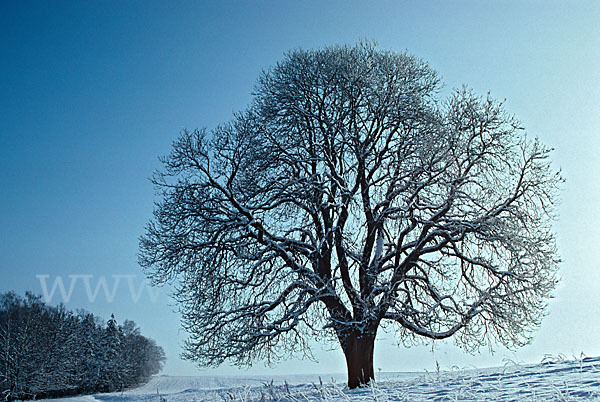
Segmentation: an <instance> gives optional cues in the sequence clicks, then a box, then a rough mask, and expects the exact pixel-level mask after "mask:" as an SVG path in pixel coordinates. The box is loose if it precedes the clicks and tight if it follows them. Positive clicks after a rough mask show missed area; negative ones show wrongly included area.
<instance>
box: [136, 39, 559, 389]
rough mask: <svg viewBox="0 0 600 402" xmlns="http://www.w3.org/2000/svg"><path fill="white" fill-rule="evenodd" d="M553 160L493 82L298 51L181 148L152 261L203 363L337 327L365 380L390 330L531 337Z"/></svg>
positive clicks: (153, 226)
mask: <svg viewBox="0 0 600 402" xmlns="http://www.w3.org/2000/svg"><path fill="white" fill-rule="evenodd" d="M548 155H549V149H548V148H546V147H544V146H543V145H541V144H540V143H539V142H538V141H537V140H530V139H527V138H526V136H525V134H524V133H523V131H522V128H521V127H520V125H519V123H518V121H516V120H515V119H514V118H513V117H512V116H510V115H508V114H507V113H506V112H505V111H504V110H503V107H502V105H501V104H500V103H499V102H496V101H494V100H493V99H491V98H490V97H489V96H488V97H478V96H475V95H474V94H473V93H472V92H471V91H469V90H468V89H461V90H457V91H454V93H453V94H451V95H450V96H449V97H448V98H447V99H442V97H441V95H440V80H439V78H438V76H437V75H436V73H435V72H434V71H433V70H432V69H431V68H430V67H429V66H428V65H427V64H426V63H425V62H423V61H421V60H420V59H418V58H415V57H412V56H410V55H407V54H398V53H393V52H387V51H381V50H379V49H378V48H377V47H376V46H373V45H371V44H364V43H362V44H359V45H356V46H354V47H328V48H325V49H322V50H314V51H313V50H311V51H304V50H298V51H293V52H290V53H289V54H287V56H286V57H285V58H284V59H283V61H281V62H280V63H278V64H277V65H276V66H275V67H273V68H271V69H270V70H268V71H265V72H264V73H263V74H262V75H261V77H260V78H259V80H258V82H257V85H256V89H255V92H254V99H253V102H252V103H251V105H250V106H249V107H248V108H247V110H245V111H244V112H241V113H239V114H236V115H235V116H234V118H233V120H232V121H231V122H230V123H228V124H224V125H222V126H220V127H218V128H216V129H214V130H212V131H210V132H206V131H204V130H195V131H192V132H188V131H184V132H183V133H182V135H181V136H180V138H179V139H178V140H177V141H175V142H174V144H173V149H172V151H171V154H170V155H169V156H168V157H166V158H164V159H163V163H164V169H163V170H162V171H160V172H157V173H156V174H155V176H154V179H153V182H154V184H155V185H156V187H157V191H158V193H159V195H160V198H161V200H160V201H159V202H158V203H157V205H156V209H155V213H154V219H152V220H151V221H150V223H149V224H148V226H147V231H146V234H145V235H144V236H143V237H142V238H141V243H140V250H141V251H140V262H141V265H142V266H143V267H145V268H146V270H147V272H148V273H149V275H150V276H151V277H152V278H153V279H154V281H155V282H156V283H164V282H171V281H174V282H175V283H176V288H177V291H176V294H175V296H176V298H177V299H178V301H179V302H180V305H181V310H182V313H183V322H184V327H185V329H186V330H187V331H188V332H189V335H190V337H189V340H188V342H187V344H186V352H185V356H186V357H187V358H189V359H192V360H195V361H197V362H198V363H199V364H201V365H218V364H220V363H222V362H223V361H225V360H226V359H228V360H230V361H234V362H236V363H238V364H249V363H251V362H252V361H253V360H255V359H276V358H280V357H285V356H287V355H289V354H295V353H302V352H305V351H306V350H307V348H308V340H309V339H310V338H311V337H317V338H327V337H330V338H329V339H337V340H338V341H339V344H340V345H341V348H342V350H343V352H344V354H345V356H346V361H347V369H348V385H349V387H351V388H353V387H356V386H359V385H361V384H365V383H367V382H369V380H370V379H373V378H374V373H373V347H374V342H375V337H376V335H377V332H378V330H380V328H382V329H383V330H390V331H395V332H396V333H397V336H398V337H399V338H400V340H402V341H408V342H410V341H415V340H419V339H423V338H429V339H434V340H435V339H444V338H448V337H451V336H454V337H455V338H456V340H457V342H458V343H459V344H460V345H462V346H464V347H465V348H467V349H476V348H477V347H479V346H481V345H483V344H487V343H488V342H492V341H499V342H501V343H502V344H506V345H522V344H524V343H526V342H528V340H529V339H530V336H531V331H532V330H533V329H535V328H536V327H537V326H538V325H539V323H540V320H541V318H542V316H543V314H544V307H545V300H546V299H547V298H548V297H549V296H550V292H551V291H552V289H553V288H554V287H555V285H556V276H555V272H556V268H557V264H558V256H557V252H556V247H555V239H554V235H553V233H552V231H551V228H550V226H549V221H550V220H551V219H550V218H551V217H552V211H553V203H554V201H555V198H556V192H557V186H558V184H559V183H560V182H561V178H560V176H559V174H558V173H556V172H554V171H553V170H552V169H551V167H550V164H549V159H548Z"/></svg>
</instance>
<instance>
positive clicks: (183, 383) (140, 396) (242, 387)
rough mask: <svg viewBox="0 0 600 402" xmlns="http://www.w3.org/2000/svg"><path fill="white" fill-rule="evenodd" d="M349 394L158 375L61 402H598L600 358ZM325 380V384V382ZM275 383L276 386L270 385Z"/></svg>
mask: <svg viewBox="0 0 600 402" xmlns="http://www.w3.org/2000/svg"><path fill="white" fill-rule="evenodd" d="M380 377H381V378H378V381H377V384H376V385H373V386H371V387H367V388H363V389H357V390H348V389H346V387H345V386H344V376H343V375H334V376H323V377H322V378H323V381H322V382H321V380H320V379H319V377H318V376H316V375H315V376H274V377H226V376H220V377H171V376H157V377H154V378H153V379H152V380H151V381H150V382H149V383H148V384H146V385H144V386H142V387H140V388H136V389H132V390H129V391H126V392H123V393H111V394H96V395H93V396H84V397H76V398H64V399H61V402H67V401H69V402H91V401H106V402H129V401H156V402H163V401H173V402H175V401H210V400H217V401H231V400H234V401H261V400H265V401H355V400H356V401H544V402H545V401H589V400H599V401H600V358H583V359H580V360H573V361H564V360H556V359H555V360H554V361H548V362H545V363H542V364H539V365H527V366H525V365H512V364H511V365H507V366H506V367H502V368H495V369H485V370H454V371H451V372H440V373H426V374H416V373H382V374H381V376H380ZM326 379H327V380H326ZM271 380H272V381H271Z"/></svg>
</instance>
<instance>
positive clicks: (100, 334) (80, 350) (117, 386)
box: [0, 292, 165, 400]
mask: <svg viewBox="0 0 600 402" xmlns="http://www.w3.org/2000/svg"><path fill="white" fill-rule="evenodd" d="M164 361H165V354H164V351H163V349H162V348H161V347H160V346H158V345H156V343H155V342H154V341H153V340H152V339H149V338H146V337H144V336H142V335H141V334H140V330H139V328H137V327H136V325H135V323H134V322H133V321H129V320H126V321H125V322H124V323H123V325H118V324H117V322H116V321H115V319H114V316H113V317H111V319H110V320H108V322H107V323H106V325H104V324H103V323H102V321H101V320H99V319H98V318H97V317H95V316H94V315H93V314H91V313H87V312H84V311H80V312H78V313H73V312H71V311H68V310H66V309H65V308H64V306H62V305H60V306H58V307H53V306H48V305H46V304H44V303H43V302H42V301H41V298H40V297H39V296H35V295H33V294H31V293H27V294H26V295H25V297H21V296H18V295H17V294H15V293H12V292H9V293H5V294H1V295H0V395H1V396H2V399H3V400H15V399H40V398H48V397H59V396H65V395H74V394H81V393H92V392H107V391H116V390H123V389H125V388H128V387H133V386H136V385H140V384H143V383H145V382H147V381H148V380H149V379H150V377H151V376H152V375H153V374H157V373H158V372H159V371H160V370H161V369H162V366H163V363H164Z"/></svg>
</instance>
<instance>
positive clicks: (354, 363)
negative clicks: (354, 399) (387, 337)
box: [344, 334, 375, 389]
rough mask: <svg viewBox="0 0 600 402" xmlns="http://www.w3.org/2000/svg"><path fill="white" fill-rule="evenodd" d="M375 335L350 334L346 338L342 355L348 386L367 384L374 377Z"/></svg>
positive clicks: (354, 386)
mask: <svg viewBox="0 0 600 402" xmlns="http://www.w3.org/2000/svg"><path fill="white" fill-rule="evenodd" d="M374 346H375V336H374V335H365V334H358V335H357V334H350V335H348V337H347V338H346V342H345V347H344V355H346V365H347V366H348V388H350V389H352V388H356V387H360V386H364V385H367V384H368V383H369V382H370V381H371V380H374V379H375V373H374V371H373V349H374Z"/></svg>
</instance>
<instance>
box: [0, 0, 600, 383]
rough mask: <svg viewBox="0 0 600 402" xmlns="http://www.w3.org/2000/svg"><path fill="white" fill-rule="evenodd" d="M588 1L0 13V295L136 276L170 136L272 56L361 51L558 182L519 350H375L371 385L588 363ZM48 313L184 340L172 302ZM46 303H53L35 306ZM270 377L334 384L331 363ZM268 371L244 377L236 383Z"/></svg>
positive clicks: (596, 195)
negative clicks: (527, 336) (486, 109)
mask: <svg viewBox="0 0 600 402" xmlns="http://www.w3.org/2000/svg"><path fill="white" fill-rule="evenodd" d="M598 21H600V3H599V2H596V1H588V2H586V1H570V2H565V1H495V2H489V1H453V2H450V1H441V0H440V1H422V2H416V1H415V2H402V1H372V2H361V1H328V2H319V1H302V2H290V1H223V2H220V1H214V2H200V1H196V2H191V1H190V2H186V1H163V2H155V1H85V2H75V1H71V2H62V1H52V2H48V1H40V2H32V1H4V2H0V50H1V52H2V57H0V93H1V94H2V96H1V97H0V156H1V157H0V171H1V172H2V175H0V188H1V189H2V190H1V191H2V196H1V197H0V238H1V239H2V241H1V242H0V291H7V290H16V291H18V292H24V291H25V290H26V289H29V290H32V291H34V292H35V293H40V294H41V293H42V287H41V284H40V280H39V278H38V277H36V275H49V277H48V279H47V281H48V283H49V286H50V285H51V284H52V282H53V281H54V280H55V278H57V277H61V278H63V280H64V281H65V284H66V285H68V283H69V280H70V278H69V277H68V275H93V277H92V278H90V279H89V280H90V283H91V286H92V288H95V286H96V283H97V280H98V279H100V278H101V277H105V278H106V279H107V281H108V282H107V283H108V284H109V285H111V286H112V285H113V284H114V280H116V279H115V278H114V277H112V275H136V278H132V283H133V284H134V285H135V287H136V289H137V287H138V286H139V283H141V282H139V281H141V280H142V273H141V271H140V269H139V267H138V265H137V257H136V253H137V245H138V237H139V236H140V235H141V234H142V233H143V228H144V225H145V223H146V222H147V221H148V219H149V218H150V216H151V213H152V208H153V204H152V203H153V201H154V200H155V197H154V191H153V188H152V186H151V184H150V183H149V181H148V180H147V179H148V177H150V175H151V174H152V171H153V170H154V169H156V168H158V167H159V166H160V165H159V162H158V159H157V157H158V156H159V155H164V154H166V153H168V152H169V148H170V144H171V142H172V141H173V140H174V139H175V138H176V137H177V135H178V133H179V131H180V130H181V129H183V128H189V129H193V128H196V127H208V128H211V127H214V126H216V125H217V124H219V123H221V122H225V121H227V120H229V119H230V118H231V115H232V112H234V111H236V110H240V109H243V108H244V107H245V105H246V104H247V103H248V102H249V101H250V99H251V92H252V88H253V84H254V81H255V79H256V78H257V76H258V74H259V73H260V71H261V70H262V69H265V68H268V67H269V66H270V65H273V64H274V63H276V62H277V60H279V59H281V58H282V57H283V54H284V53H285V52H286V51H288V50H291V49H294V48H298V47H302V48H316V47H322V46H326V45H331V44H353V43H356V42H357V41H358V40H360V39H373V40H376V41H377V42H379V44H380V46H381V47H382V48H384V49H391V50H396V51H404V50H407V51H408V52H409V53H412V54H414V55H416V56H419V57H421V58H423V59H425V60H426V61H428V62H429V63H430V64H431V66H432V67H433V68H434V69H436V70H437V71H438V72H439V73H440V74H441V76H442V77H443V79H444V81H445V83H446V86H447V88H448V89H452V88H455V87H460V86H461V85H462V84H463V83H464V84H468V85H469V86H471V87H472V88H473V89H474V90H475V91H476V92H478V93H481V94H485V93H487V92H488V91H490V93H491V95H492V96H493V97H495V98H498V99H506V108H507V109H508V111H509V112H511V113H514V114H515V115H516V116H517V117H518V118H519V119H520V120H521V121H522V122H523V125H524V126H525V127H526V128H527V130H528V132H529V134H530V135H531V136H537V137H539V138H540V139H541V141H542V142H544V143H546V144H548V145H550V146H553V147H554V148H556V151H555V152H554V154H553V160H554V165H555V167H556V168H560V169H562V171H563V175H564V176H565V178H566V179H567V182H566V184H565V185H564V191H563V194H562V202H561V204H560V206H559V220H558V221H557V222H556V223H555V230H556V232H557V234H558V239H559V248H560V252H561V255H562V258H563V260H564V262H563V263H562V265H561V270H560V275H561V277H562V278H563V280H562V283H561V285H560V286H559V288H558V289H557V291H556V292H555V295H556V297H555V299H553V300H552V302H551V303H550V308H549V310H548V312H549V315H548V317H547V318H546V320H545V321H544V323H543V325H542V327H541V329H540V331H539V332H538V333H537V334H536V337H535V339H534V341H533V342H532V344H531V345H529V346H527V347H525V348H522V349H520V350H518V351H516V352H509V351H505V350H504V349H502V348H498V350H497V353H496V354H495V355H490V354H489V353H488V352H487V350H482V351H481V353H480V354H478V355H475V356H469V355H464V354H463V353H462V352H460V351H459V350H458V349H456V348H455V347H453V346H452V344H451V342H450V343H449V344H446V345H444V344H440V345H438V346H436V348H435V351H434V352H433V353H432V352H431V351H430V350H431V348H430V347H419V348H412V349H408V350H407V349H405V348H403V347H396V346H394V344H393V341H392V336H391V335H385V334H382V335H381V337H380V338H381V340H380V341H379V342H378V344H377V345H376V355H375V366H376V367H381V368H382V369H383V370H387V371H390V370H422V369H424V368H428V369H432V368H434V367H435V361H436V360H437V361H439V363H440V365H441V367H442V368H450V367H452V366H454V365H456V366H466V365H475V366H479V367H481V366H488V365H502V364H503V363H504V359H512V360H516V361H527V362H537V361H539V360H541V359H542V358H543V356H544V354H545V353H551V354H555V355H556V354H558V353H564V354H565V355H567V356H569V357H571V356H573V355H577V356H578V355H579V354H580V353H581V352H583V353H585V354H587V355H600V344H598V342H597V340H598V339H600V318H599V317H600V291H599V290H598V287H599V285H600V269H599V264H598V261H600V247H598V244H600V229H598V228H599V227H600V212H599V210H598V206H599V205H600V185H599V183H600V180H599V174H600V158H599V157H598V154H599V151H600V25H598ZM75 280H76V282H75V285H74V291H73V296H72V298H71V299H70V300H69V302H68V303H67V305H68V306H69V307H71V308H73V309H76V308H85V309H87V310H90V311H92V312H94V313H97V314H99V315H100V316H103V317H104V318H108V317H109V316H110V314H111V313H113V312H114V313H115V315H116V317H117V320H120V321H123V320H124V319H125V318H130V319H133V320H135V321H136V322H137V323H138V324H139V325H140V326H141V328H142V331H143V332H144V333H145V334H146V335H148V336H150V337H152V338H154V339H156V340H157V341H158V343H159V344H161V345H162V346H163V347H164V348H165V350H166V352H167V355H168V358H169V361H168V363H167V366H166V368H165V372H166V373H169V374H191V375H195V374H197V373H201V374H211V373H221V374H237V373H238V371H237V370H236V369H233V368H230V367H226V366H225V367H222V368H219V369H217V370H214V371H211V370H203V371H197V370H196V369H195V368H194V365H193V364H191V363H188V362H182V361H180V360H179V358H178V353H179V352H180V343H181V341H182V340H183V339H184V338H185V334H184V333H182V331H181V330H180V329H179V321H178V320H179V318H178V315H177V314H176V313H174V312H173V311H174V310H175V306H174V303H173V301H172V300H171V299H169V298H168V296H167V295H166V293H167V292H165V291H163V292H162V293H161V294H160V295H159V296H158V298H157V299H155V301H153V300H152V298H151V297H149V296H148V295H147V294H142V296H141V297H140V299H139V300H138V301H137V302H134V301H133V300H132V299H131V296H130V292H129V288H128V284H127V279H126V278H125V277H122V279H121V282H120V284H119V286H118V287H117V291H116V293H115V298H114V300H112V302H109V301H108V300H107V298H106V297H104V295H103V293H100V294H99V295H98V296H97V298H96V300H95V301H94V302H90V301H89V299H88V297H87V294H86V290H85V286H84V280H83V277H79V278H76V279H75ZM59 300H60V297H58V294H56V295H55V297H54V299H53V301H54V302H57V301H59ZM316 357H317V358H318V359H319V364H314V363H310V362H305V361H303V362H297V361H289V362H284V363H281V364H279V365H278V366H276V369H275V371H277V372H278V373H286V372H287V373H311V372H321V373H326V372H334V371H337V372H339V371H344V367H345V366H344V361H343V356H342V354H341V352H339V351H324V350H321V349H319V348H317V349H316ZM265 372H274V371H269V369H267V368H265V367H264V365H263V364H262V363H260V362H259V363H257V364H256V365H255V367H253V368H252V369H251V370H250V371H242V372H241V373H265Z"/></svg>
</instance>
